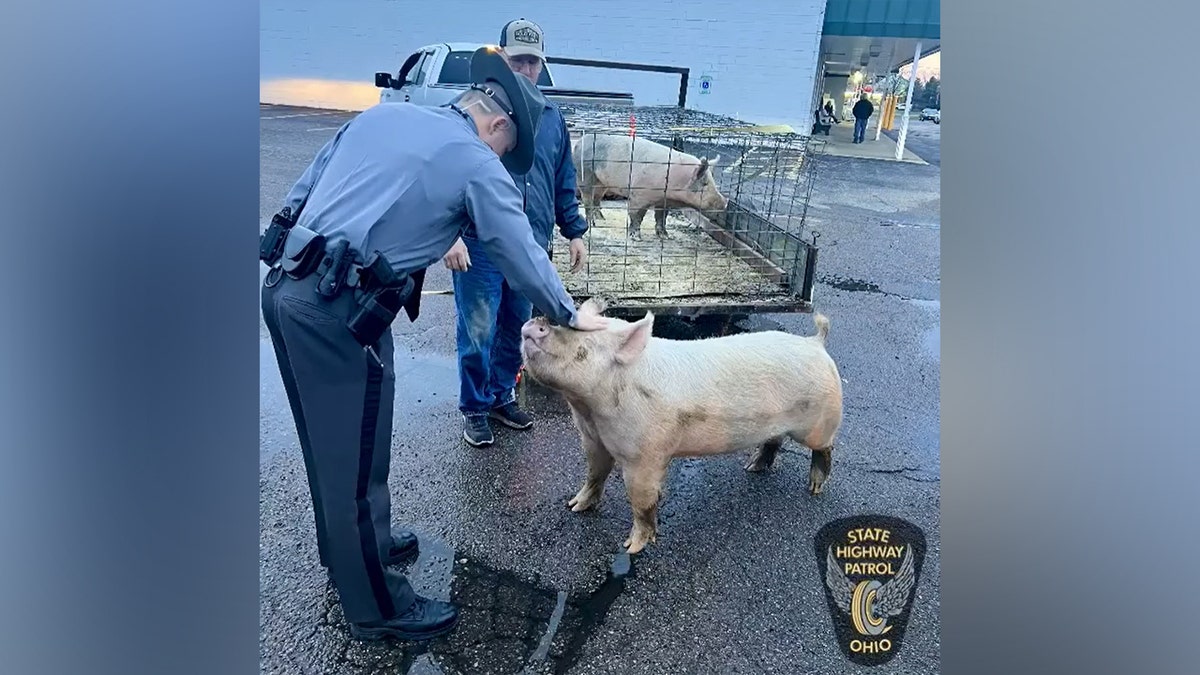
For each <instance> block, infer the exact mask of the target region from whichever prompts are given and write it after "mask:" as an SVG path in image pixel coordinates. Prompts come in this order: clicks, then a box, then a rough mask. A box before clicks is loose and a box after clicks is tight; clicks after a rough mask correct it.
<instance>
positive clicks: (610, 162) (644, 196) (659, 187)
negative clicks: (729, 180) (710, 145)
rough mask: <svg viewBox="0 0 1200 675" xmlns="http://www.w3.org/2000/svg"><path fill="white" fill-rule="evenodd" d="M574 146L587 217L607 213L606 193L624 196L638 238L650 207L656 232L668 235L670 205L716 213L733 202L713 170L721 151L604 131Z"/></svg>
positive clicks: (630, 230) (631, 231)
mask: <svg viewBox="0 0 1200 675" xmlns="http://www.w3.org/2000/svg"><path fill="white" fill-rule="evenodd" d="M572 151H573V157H574V158H575V173H576V181H577V183H578V186H579V187H578V189H579V194H580V199H581V201H582V203H583V207H584V208H585V209H587V217H588V220H589V221H591V220H592V219H593V218H595V219H599V220H603V219H604V216H603V215H602V214H601V213H600V209H599V205H600V200H601V199H602V198H603V197H604V196H606V195H617V196H620V197H625V198H626V199H627V200H628V204H627V206H628V209H629V227H628V234H629V236H631V237H633V238H636V239H640V238H641V229H642V220H644V219H645V217H646V211H648V210H650V209H651V208H653V209H654V231H655V234H657V235H658V236H659V237H664V238H665V237H668V236H669V235H668V234H667V209H669V208H682V207H691V208H693V209H696V210H698V211H700V212H702V213H705V214H706V215H710V216H711V214H712V213H713V212H720V211H724V210H725V207H726V205H727V204H728V200H727V199H726V198H725V196H724V195H722V194H721V193H720V191H719V190H717V183H716V181H715V180H713V175H712V171H713V167H714V165H715V164H716V163H717V161H718V160H720V156H719V155H718V156H717V157H716V158H714V159H711V160H710V159H708V158H707V157H703V158H698V157H696V156H695V155H690V154H688V153H686V152H681V151H679V150H675V149H674V148H670V147H668V146H665V145H662V144H661V143H655V142H654V141H650V140H647V139H645V138H641V137H630V136H627V135H618V134H600V133H587V134H584V135H583V136H581V137H580V138H579V139H578V140H577V141H575V142H574V143H573V144H572Z"/></svg>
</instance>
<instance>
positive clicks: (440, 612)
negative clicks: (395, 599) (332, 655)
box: [350, 595, 458, 642]
mask: <svg viewBox="0 0 1200 675" xmlns="http://www.w3.org/2000/svg"><path fill="white" fill-rule="evenodd" d="M457 623H458V608H457V607H455V606H454V605H451V604H450V603H448V602H442V601H441V600H432V599H430V598H423V597H421V596H419V595H418V596H417V599H416V600H415V601H414V602H413V604H412V605H411V606H409V608H408V609H406V610H404V611H403V612H401V613H400V614H398V615H396V616H395V617H394V618H391V619H388V620H387V621H373V622H370V623H352V624H350V635H352V636H354V638H356V639H358V640H382V639H384V638H386V637H394V638H398V639H400V640H412V641H414V642H416V641H423V640H431V639H433V638H435V637H438V636H441V635H444V634H446V633H449V632H450V631H451V630H453V629H454V626H455V625H456V624H457Z"/></svg>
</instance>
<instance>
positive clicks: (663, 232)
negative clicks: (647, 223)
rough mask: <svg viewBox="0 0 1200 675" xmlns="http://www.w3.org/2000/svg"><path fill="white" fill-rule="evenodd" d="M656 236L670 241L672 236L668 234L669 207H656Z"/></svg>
mask: <svg viewBox="0 0 1200 675" xmlns="http://www.w3.org/2000/svg"><path fill="white" fill-rule="evenodd" d="M654 234H656V235H658V236H659V237H660V238H662V239H670V238H671V235H670V234H668V233H667V207H666V206H665V205H664V206H656V207H654Z"/></svg>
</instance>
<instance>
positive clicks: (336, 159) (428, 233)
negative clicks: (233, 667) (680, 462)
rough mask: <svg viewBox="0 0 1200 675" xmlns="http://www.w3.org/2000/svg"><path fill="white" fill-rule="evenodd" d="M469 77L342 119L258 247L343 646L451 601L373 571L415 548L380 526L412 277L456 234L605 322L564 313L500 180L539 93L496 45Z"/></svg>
mask: <svg viewBox="0 0 1200 675" xmlns="http://www.w3.org/2000/svg"><path fill="white" fill-rule="evenodd" d="M471 80H472V82H473V84H472V85H471V88H470V89H469V90H468V91H467V92H465V93H463V94H462V95H461V96H460V97H459V98H458V99H456V100H455V102H454V103H452V104H449V105H447V106H444V107H439V108H432V107H425V106H418V105H415V104H409V103H382V104H379V105H376V106H374V107H372V108H369V109H368V110H366V111H364V112H362V113H360V114H359V115H357V116H356V117H355V118H354V119H352V120H350V121H349V122H347V123H346V124H345V125H344V126H342V127H341V128H340V129H339V130H338V131H337V133H336V134H335V135H334V137H333V138H332V139H331V140H330V141H329V142H328V143H327V144H326V145H325V146H324V147H323V148H321V150H320V151H319V152H318V153H317V155H316V158H315V159H314V160H313V161H312V163H311V164H310V165H309V166H308V168H307V169H306V170H305V171H304V172H303V173H302V174H301V176H300V178H299V180H297V182H296V184H295V185H294V186H293V187H292V189H291V191H290V192H289V193H288V195H287V197H286V199H285V204H284V207H283V209H282V210H281V211H280V212H279V214H277V215H276V216H275V218H274V219H273V220H272V223H271V225H270V226H269V227H268V228H267V230H266V232H265V233H264V234H263V236H262V238H261V239H260V246H259V257H260V259H261V260H262V261H263V262H265V263H266V264H267V266H268V267H269V268H270V269H269V271H268V272H267V275H266V278H265V279H264V282H263V288H262V311H263V317H264V320H265V322H266V324H267V328H268V330H269V332H270V334H271V341H272V343H273V344H274V347H275V356H276V359H277V360H278V364H279V370H280V374H281V376H282V379H283V383H284V387H285V388H286V390H287V395H288V401H289V403H290V405H291V409H292V415H293V417H294V419H295V423H296V430H297V433H298V435H299V439H300V447H301V450H302V452H303V455H304V463H305V468H306V470H307V472H308V483H309V489H310V492H311V496H312V503H313V510H314V513H315V516H316V531H317V548H318V551H319V556H320V561H321V564H322V565H323V566H327V567H328V570H329V575H330V578H331V579H332V581H333V584H334V586H335V587H336V588H337V591H338V596H339V599H340V602H341V605H342V608H343V610H344V613H345V616H346V620H347V622H348V623H349V624H350V633H351V635H352V636H354V637H355V638H358V639H366V640H378V639H382V638H385V637H388V636H391V637H396V638H400V639H404V640H426V639H430V638H433V637H436V636H438V635H442V634H444V633H446V632H448V631H450V630H452V629H453V628H454V625H455V624H456V623H457V621H458V611H457V609H456V608H455V607H454V606H453V605H451V604H449V603H445V602H441V601H438V600H434V599H430V598H424V597H422V596H419V595H417V594H416V593H415V591H414V590H413V588H412V587H411V585H410V584H409V581H408V579H407V578H406V577H405V575H404V574H402V573H401V572H399V571H397V570H395V569H392V568H390V566H391V565H393V564H395V563H397V562H400V561H402V560H403V559H405V558H410V557H411V556H412V555H414V554H416V553H417V548H418V542H417V540H416V537H415V536H413V535H412V533H410V532H406V531H403V530H400V529H397V530H396V531H395V532H393V531H392V527H391V498H390V494H389V492H388V472H389V467H390V459H391V438H392V404H393V397H394V394H395V386H396V384H397V381H396V377H395V371H394V369H393V363H392V354H393V341H392V333H391V330H390V326H391V323H392V321H393V319H394V318H395V316H396V315H397V314H398V313H399V312H400V310H401V309H403V310H405V311H406V313H407V314H408V317H409V320H415V319H416V317H417V314H418V311H419V300H420V289H421V285H422V282H423V278H424V271H425V269H426V268H427V267H429V266H430V265H431V264H433V263H435V262H437V261H438V260H440V259H441V258H442V256H444V255H445V254H446V252H447V251H448V250H449V249H450V246H451V245H452V244H453V243H454V241H455V240H456V239H457V238H458V236H459V235H460V234H461V233H462V231H463V230H464V229H465V228H466V227H467V226H468V225H473V228H474V231H475V232H476V233H477V236H478V238H479V242H480V245H481V246H482V247H483V249H484V250H485V251H486V252H487V254H488V256H489V258H490V259H491V260H492V261H493V262H494V263H495V265H496V267H498V268H499V269H500V271H501V272H502V273H503V274H504V277H505V278H506V279H507V280H508V281H509V283H511V284H512V285H513V287H514V288H516V289H517V290H518V291H519V292H520V293H522V294H524V295H525V296H527V297H528V298H529V299H530V301H531V302H532V303H533V304H534V305H536V306H537V307H538V309H539V310H541V311H542V312H543V313H545V314H546V316H547V317H548V318H549V319H550V320H552V321H554V322H555V323H557V324H559V325H564V326H568V327H570V328H574V329H576V330H600V329H603V328H604V327H605V326H606V325H607V320H605V319H602V318H598V317H593V316H590V315H586V314H578V313H576V310H575V305H574V303H573V302H572V300H571V297H570V295H568V294H567V292H566V290H565V289H564V288H563V285H562V281H561V280H560V279H559V276H558V273H557V271H556V270H555V268H554V266H553V264H552V263H551V262H550V260H549V259H548V258H547V256H546V252H545V250H544V249H543V248H542V247H541V246H539V245H538V243H537V242H536V241H534V237H533V234H532V231H531V229H530V225H529V221H528V219H527V218H526V216H525V213H524V212H523V210H522V195H521V192H520V190H518V189H517V187H516V186H515V185H514V184H513V180H512V178H510V172H512V173H516V174H523V173H526V172H527V171H528V170H529V167H530V165H531V164H532V162H533V156H534V138H535V137H536V136H537V128H538V124H539V122H540V119H541V113H542V110H543V108H544V106H545V100H544V98H543V96H542V95H541V93H540V92H539V91H538V90H537V88H536V87H534V86H533V85H532V84H531V83H530V82H529V81H528V80H526V79H525V78H524V77H519V76H516V75H514V73H513V72H512V70H511V69H510V67H509V65H508V63H507V62H506V60H505V57H504V56H503V55H502V53H501V52H500V51H499V49H498V48H497V47H492V46H489V47H483V48H481V49H479V50H478V51H476V52H475V54H474V56H473V58H472V61H471ZM401 386H402V384H401Z"/></svg>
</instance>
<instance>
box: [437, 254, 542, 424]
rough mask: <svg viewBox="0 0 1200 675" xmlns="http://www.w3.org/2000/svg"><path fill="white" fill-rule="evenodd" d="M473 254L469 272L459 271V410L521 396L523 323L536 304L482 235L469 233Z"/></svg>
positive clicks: (477, 408) (475, 410)
mask: <svg viewBox="0 0 1200 675" xmlns="http://www.w3.org/2000/svg"><path fill="white" fill-rule="evenodd" d="M463 243H464V244H466V246H467V251H468V253H469V254H470V256H471V267H470V268H468V269H467V271H466V272H454V273H453V275H454V305H455V307H456V309H457V310H458V320H457V327H456V331H457V334H458V335H457V343H458V380H459V394H458V409H459V410H460V411H462V412H463V413H464V414H470V413H486V412H487V411H488V410H489V409H491V408H492V407H494V406H499V405H504V404H505V403H511V402H512V401H515V400H516V391H515V388H516V384H517V371H518V370H519V369H520V367H521V326H522V325H524V323H525V322H526V321H528V320H529V317H530V315H531V313H532V312H533V304H532V303H530V302H529V300H527V299H526V298H525V296H524V295H521V294H520V293H518V292H517V291H516V290H514V289H513V288H512V287H511V286H509V285H508V282H507V281H505V280H504V275H503V274H501V273H500V270H499V269H497V268H496V266H495V265H493V264H492V261H491V260H489V259H488V257H487V254H486V253H484V250H483V246H481V245H480V244H479V240H478V239H473V238H468V237H463Z"/></svg>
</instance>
